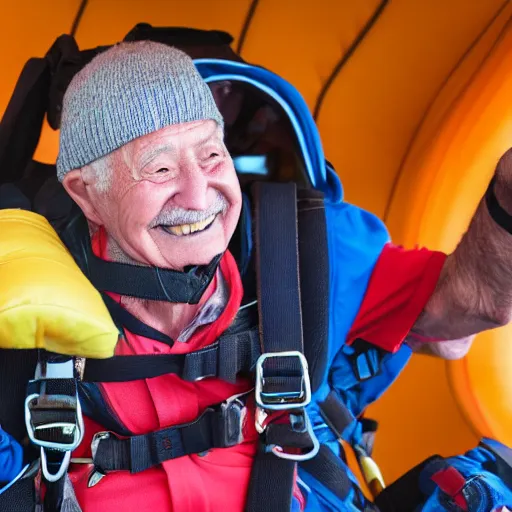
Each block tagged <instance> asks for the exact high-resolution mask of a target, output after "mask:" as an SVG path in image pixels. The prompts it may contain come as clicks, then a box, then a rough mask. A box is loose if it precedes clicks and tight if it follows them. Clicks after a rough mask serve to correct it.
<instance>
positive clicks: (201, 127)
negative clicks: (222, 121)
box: [119, 120, 224, 165]
mask: <svg viewBox="0 0 512 512" xmlns="http://www.w3.org/2000/svg"><path fill="white" fill-rule="evenodd" d="M223 139H224V132H223V128H222V127H221V126H219V125H218V124H217V123H216V122H215V121H212V120H204V121H193V122H190V123H183V124H177V125H172V126H167V127H165V128H162V129H161V130H158V131H156V132H152V133H149V134H148V135H144V136H142V137H139V138H137V139H135V140H133V141H131V142H129V143H128V144H125V145H124V146H123V147H121V148H120V149H119V152H120V153H121V154H122V156H123V160H124V161H125V162H126V163H127V164H130V165H133V164H135V163H139V164H144V163H145V162H147V161H150V160H152V159H153V158H155V157H157V156H158V155H159V154H161V153H168V154H171V155H172V154H175V153H178V152H179V151H181V150H183V149H188V148H198V149H199V148H201V147H202V146H204V145H205V144H208V143H211V142H217V143H223Z"/></svg>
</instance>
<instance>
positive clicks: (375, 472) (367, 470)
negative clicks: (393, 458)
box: [354, 446, 386, 498]
mask: <svg viewBox="0 0 512 512" xmlns="http://www.w3.org/2000/svg"><path fill="white" fill-rule="evenodd" d="M354 450H355V453H356V457H357V462H358V463H359V467H360V468H361V473H362V475H363V478H364V481H365V482H366V485H367V486H368V489H369V490H370V492H371V493H372V496H373V498H376V497H377V496H378V495H379V494H380V493H381V492H382V491H383V489H384V488H385V487H386V485H385V483H384V478H383V477H382V473H381V472H380V469H379V466H377V463H376V462H375V461H374V460H373V459H372V458H371V457H370V456H369V455H367V454H366V453H365V451H364V450H363V449H361V448H360V447H359V446H355V447H354Z"/></svg>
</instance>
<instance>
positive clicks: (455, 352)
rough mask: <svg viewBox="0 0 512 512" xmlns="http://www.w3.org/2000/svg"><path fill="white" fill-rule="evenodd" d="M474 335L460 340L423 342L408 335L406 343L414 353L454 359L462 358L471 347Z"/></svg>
mask: <svg viewBox="0 0 512 512" xmlns="http://www.w3.org/2000/svg"><path fill="white" fill-rule="evenodd" d="M473 339H474V336H469V337H468V338H462V339H460V340H448V341H438V342H436V341H433V342H432V341H430V342H428V341H427V342H425V341H422V340H418V339H415V338H414V337H413V336H409V337H408V338H407V339H406V343H407V344H408V345H409V347H411V349H412V351H413V352H414V353H416V354H423V355H427V356H434V357H441V358H442V359H447V360H455V359H461V358H463V357H464V356H465V355H466V354H467V353H468V352H469V349H470V348H471V345H472V343H473Z"/></svg>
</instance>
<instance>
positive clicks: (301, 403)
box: [254, 350, 311, 411]
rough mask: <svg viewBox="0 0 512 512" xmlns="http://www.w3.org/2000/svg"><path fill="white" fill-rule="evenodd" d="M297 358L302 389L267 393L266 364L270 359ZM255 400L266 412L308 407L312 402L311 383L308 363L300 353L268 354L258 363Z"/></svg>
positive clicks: (261, 357) (260, 358) (294, 351)
mask: <svg viewBox="0 0 512 512" xmlns="http://www.w3.org/2000/svg"><path fill="white" fill-rule="evenodd" d="M279 358H295V359H297V361H298V362H299V368H300V388H299V389H296V390H292V391H290V390H287V391H285V392H280V391H276V392H272V393H269V392H265V380H266V377H265V368H264V367H265V362H266V361H267V360H270V359H279ZM254 394H255V400H256V404H257V405H258V407H260V408H261V409H265V410H270V411H272V410H274V411H278V410H289V409H300V408H302V407H306V406H307V405H308V404H309V403H310V402H311V382H310V379H309V373H308V362H307V360H306V358H305V357H304V354H302V353H301V352H299V351H296V350H291V351H287V352H267V353H265V354H262V355H261V356H260V357H259V358H258V360H257V361H256V383H255V391H254Z"/></svg>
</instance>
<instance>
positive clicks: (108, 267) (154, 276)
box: [87, 251, 222, 304]
mask: <svg viewBox="0 0 512 512" xmlns="http://www.w3.org/2000/svg"><path fill="white" fill-rule="evenodd" d="M221 258H222V254H219V255H217V256H216V257H215V258H214V259H213V260H212V262H211V263H210V264H209V265H206V266H203V267H191V268H190V269H188V270H187V271H186V272H178V271H175V270H169V269H159V268H156V267H139V266H137V267H134V265H128V264H126V263H114V262H107V261H104V260H102V259H100V258H98V257H97V256H95V255H94V254H93V253H92V251H91V253H90V254H89V258H88V262H87V265H88V269H87V270H88V278H89V280H90V281H91V283H92V284H93V285H94V287H95V288H96V289H97V290H98V291H100V292H115V293H118V294H119V295H126V296H128V297H138V298H141V299H148V300H161V301H168V302H182V303H188V304H197V303H198V302H199V301H200V300H201V297H202V295H203V292H204V291H205V290H206V288H207V287H208V285H209V284H210V282H211V281H212V279H213V277H214V275H215V272H216V270H217V267H218V265H219V262H220V260H221Z"/></svg>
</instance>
